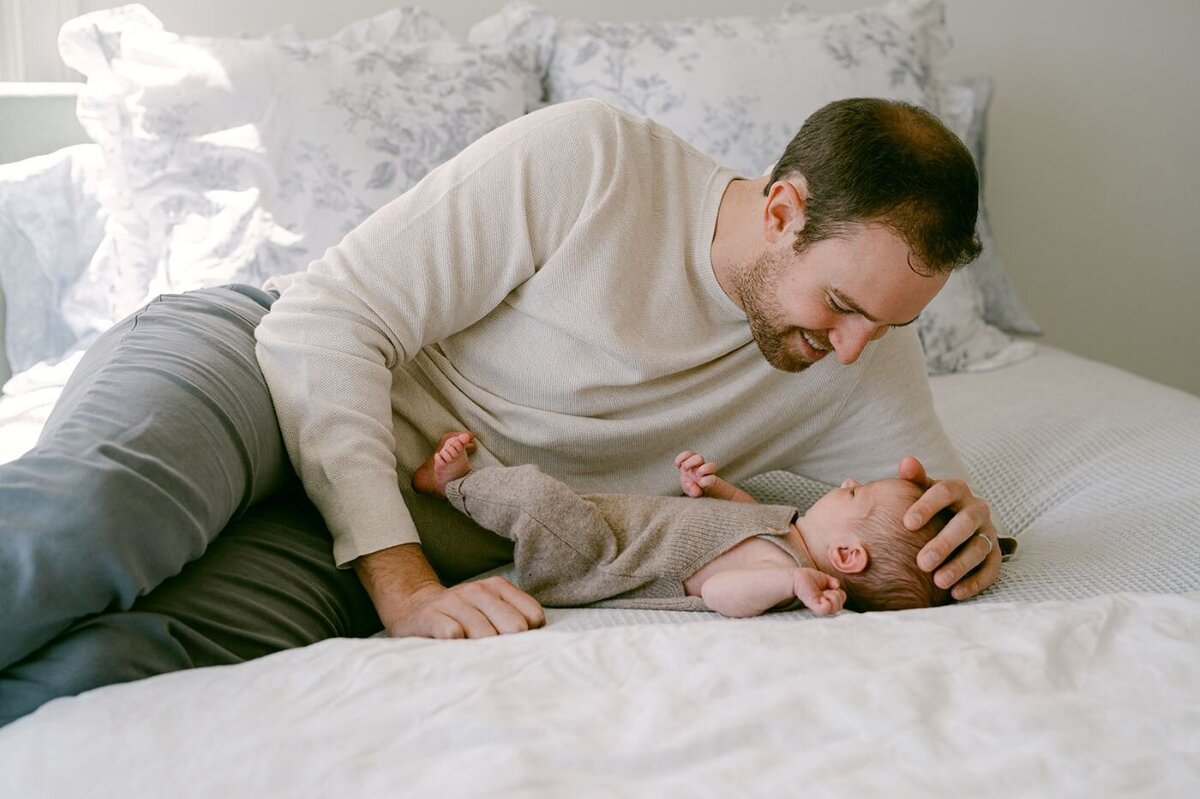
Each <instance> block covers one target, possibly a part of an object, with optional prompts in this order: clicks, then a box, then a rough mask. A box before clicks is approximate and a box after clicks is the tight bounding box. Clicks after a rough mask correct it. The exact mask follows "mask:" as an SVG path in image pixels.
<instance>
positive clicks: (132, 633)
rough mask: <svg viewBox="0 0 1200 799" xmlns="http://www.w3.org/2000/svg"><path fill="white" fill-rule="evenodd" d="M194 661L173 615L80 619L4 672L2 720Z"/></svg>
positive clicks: (112, 615) (0, 692) (0, 698)
mask: <svg viewBox="0 0 1200 799" xmlns="http://www.w3.org/2000/svg"><path fill="white" fill-rule="evenodd" d="M192 665H193V662H192V656H191V655H190V654H189V653H188V651H187V649H186V648H185V647H184V645H183V642H182V641H180V640H179V639H178V638H177V637H176V636H175V634H174V631H173V630H172V623H171V620H170V619H168V618H167V617H164V616H161V615H159V614H151V613H106V614H103V615H100V616H97V617H94V618H92V619H88V620H86V621H83V622H80V623H79V624H78V625H76V626H75V627H73V628H72V629H71V630H68V631H67V632H66V633H65V634H64V635H62V636H60V637H59V638H57V639H55V640H54V641H53V642H51V643H50V644H47V645H46V646H44V647H42V648H41V649H39V650H38V651H36V652H34V653H33V654H32V655H30V656H29V657H27V658H26V659H25V660H22V661H21V662H19V663H16V664H14V665H13V666H11V667H9V668H8V669H6V670H4V671H3V672H0V725H3V724H7V723H9V722H11V721H14V720H16V719H18V718H20V717H21V716H24V715H27V714H29V713H32V712H33V711H34V710H37V709H38V708H39V707H41V706H42V705H44V704H45V703H46V702H49V701H50V700H52V699H57V698H59V697H64V696H76V695H78V694H81V693H83V692H84V691H90V690H92V689H93V688H100V687H102V686H105V685H114V684H116V683H122V682H130V681H132V680H140V679H143V678H145V677H152V676H154V675H156V674H165V673H168V672H172V671H178V670H180V669H186V668H190V667H191V666H192Z"/></svg>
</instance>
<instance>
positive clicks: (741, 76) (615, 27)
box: [470, 0, 1039, 374]
mask: <svg viewBox="0 0 1200 799" xmlns="http://www.w3.org/2000/svg"><path fill="white" fill-rule="evenodd" d="M470 38H471V39H472V40H473V41H477V42H488V43H505V42H509V43H512V42H520V43H522V44H526V45H528V46H531V47H534V48H536V49H537V51H538V52H539V54H540V56H539V62H540V63H541V65H542V68H543V69H544V70H545V76H544V84H545V90H546V94H545V97H544V101H546V102H561V101H563V100H572V99H577V98H579V97H599V98H602V99H604V100H607V101H608V102H610V103H612V104H613V105H616V106H618V107H620V108H624V109H626V110H629V111H633V112H635V113H640V114H642V115H645V116H649V117H651V118H653V119H655V120H656V121H658V122H661V123H663V124H665V125H667V126H668V127H670V128H672V129H673V130H675V131H676V132H677V133H679V134H680V135H682V136H683V137H684V138H685V139H687V140H688V141H690V142H691V143H692V144H693V145H695V146H696V147H697V148H698V149H700V150H702V151H703V152H705V153H707V154H708V155H709V156H710V157H712V158H713V159H714V160H716V161H718V162H721V163H724V164H727V165H729V166H732V167H734V168H735V169H738V170H739V171H741V172H742V174H744V175H760V174H763V173H764V172H766V171H767V170H769V169H770V168H771V167H772V166H773V165H774V161H775V159H776V158H777V157H778V156H779V154H780V153H781V152H782V151H783V149H784V147H785V146H786V145H787V143H788V141H790V139H791V137H792V136H793V135H794V134H795V132H796V130H797V129H799V127H800V125H801V124H802V123H803V121H804V119H805V118H806V117H807V116H808V114H809V113H811V112H812V111H814V110H816V109H817V108H819V107H820V106H822V105H824V104H825V103H827V102H829V101H831V100H834V99H839V98H842V97H851V96H880V97H891V98H895V99H900V100H906V101H908V102H913V103H917V104H919V105H923V106H925V107H927V108H930V109H932V110H934V111H936V112H938V113H940V114H941V115H942V117H943V119H945V120H946V121H947V123H948V125H949V126H950V127H951V128H952V129H953V130H954V131H955V133H956V134H958V135H959V137H960V138H962V139H963V140H964V142H966V143H967V144H968V147H969V148H970V149H971V150H972V154H973V155H974V156H975V158H976V162H977V163H980V164H981V163H982V159H983V149H984V143H985V139H984V134H985V129H986V124H985V123H986V114H987V105H988V101H989V99H990V84H988V83H987V82H986V81H978V80H977V81H973V82H968V83H965V84H956V85H953V86H950V85H947V84H946V82H945V81H944V80H943V79H942V77H941V59H942V57H943V56H944V54H945V52H946V50H947V49H948V47H949V37H948V34H947V32H946V30H945V25H944V21H943V9H942V4H941V3H940V2H939V1H938V0H897V1H896V2H891V3H888V4H886V5H883V6H879V7H876V8H867V9H864V10H861V11H856V12H851V13H844V14H831V15H825V16H815V15H810V14H805V13H802V12H785V13H782V14H780V15H778V16H771V17H730V18H724V19H693V20H679V21H668V22H653V23H648V22H623V23H608V22H584V21H579V20H569V19H558V18H556V17H554V16H553V15H551V14H549V13H547V12H545V11H543V10H541V9H539V8H537V7H536V6H534V5H532V4H530V3H526V2H517V3H510V4H509V5H507V6H505V7H504V8H503V9H502V10H501V11H500V12H499V13H498V14H496V15H494V16H492V17H490V18H488V19H486V20H484V21H482V22H480V23H479V24H478V25H476V26H475V27H474V28H473V29H472V31H471V34H470ZM764 76H769V79H764ZM943 106H945V107H943ZM979 233H980V237H981V239H982V240H983V242H984V253H983V255H982V257H981V258H980V259H979V261H978V262H976V263H975V264H973V265H971V266H970V267H968V268H967V269H964V270H959V271H958V272H956V273H955V274H954V275H953V276H952V277H951V279H950V281H949V283H948V285H947V286H946V288H945V289H943V290H942V292H941V293H940V294H939V295H938V297H937V298H936V299H935V300H934V301H933V303H931V304H930V307H929V308H928V309H927V310H926V312H925V313H924V314H923V315H922V317H921V320H920V323H919V332H920V334H921V339H922V342H923V344H924V345H925V348H926V355H927V364H928V368H929V371H930V373H931V374H941V373H945V372H953V371H964V370H982V369H989V368H995V367H998V366H1002V365H1004V364H1006V363H1011V362H1012V361H1014V360H1018V359H1020V358H1023V357H1025V356H1027V355H1028V354H1030V353H1031V352H1032V351H1033V348H1034V345H1033V344H1032V343H1030V342H1026V341H1014V340H1013V339H1012V338H1011V337H1010V336H1008V335H1006V334H1005V333H1004V332H1003V331H1002V330H1000V329H997V327H995V326H993V325H998V326H1001V327H1003V328H1004V329H1007V330H1012V331H1014V332H1024V333H1036V332H1039V330H1038V328H1037V325H1036V324H1035V323H1034V322H1033V320H1032V319H1031V318H1030V317H1029V315H1028V313H1027V312H1026V311H1025V310H1024V308H1023V306H1021V304H1020V300H1019V298H1018V297H1017V295H1016V290H1015V289H1014V288H1013V286H1012V283H1011V281H1009V278H1008V275H1007V274H1006V273H1005V272H1004V268H1003V265H1002V264H1001V262H1000V260H999V257H998V256H997V254H996V247H995V242H994V241H993V240H992V235H991V228H990V226H989V224H988V220H987V214H986V211H985V210H983V209H982V207H981V212H980V222H979Z"/></svg>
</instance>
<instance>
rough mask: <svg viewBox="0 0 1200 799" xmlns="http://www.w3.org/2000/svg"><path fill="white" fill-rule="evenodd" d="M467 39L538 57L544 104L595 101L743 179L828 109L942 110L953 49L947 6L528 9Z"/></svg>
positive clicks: (908, 2)
mask: <svg viewBox="0 0 1200 799" xmlns="http://www.w3.org/2000/svg"><path fill="white" fill-rule="evenodd" d="M469 38H470V39H471V40H472V41H476V42H481V43H484V42H486V43H491V44H500V43H505V42H509V43H511V42H521V43H527V44H532V45H534V46H536V47H537V48H538V50H539V53H540V58H539V60H540V63H541V67H542V69H543V70H544V74H545V79H544V81H545V91H546V93H545V100H546V101H547V102H550V103H558V102H562V101H564V100H575V99H579V98H582V97H598V98H600V99H602V100H605V101H607V102H609V103H611V104H612V105H614V106H616V107H618V108H621V109H624V110H627V111H631V112H634V113H637V114H641V115H643V116H648V117H650V118H652V119H654V120H655V121H657V122H660V123H662V124H664V125H666V126H667V127H668V128H670V129H671V130H673V131H675V132H676V133H678V134H679V135H680V136H682V137H683V138H684V139H686V140H687V141H688V142H690V143H691V144H693V145H694V146H695V147H696V148H697V149H699V150H701V151H702V152H704V153H707V154H708V155H709V156H711V157H712V158H713V159H715V160H717V161H719V162H721V163H723V164H725V165H727V166H730V167H732V168H734V169H736V170H738V171H740V172H741V173H742V174H745V175H759V174H762V173H763V172H764V171H765V170H766V169H767V168H768V167H770V166H771V165H772V164H774V162H775V160H776V159H777V158H778V157H779V155H780V154H781V153H782V152H783V149H784V147H785V146H786V145H787V143H788V142H789V141H790V140H791V138H792V136H794V135H795V133H796V131H797V130H798V129H799V128H800V125H801V123H803V122H804V120H805V119H806V118H807V117H808V115H809V114H811V113H812V112H813V111H815V110H817V109H818V108H820V107H821V106H823V105H825V104H826V103H828V102H829V101H831V100H836V99H840V98H843V97H861V96H877V97H890V98H894V99H899V100H906V101H909V102H913V103H916V104H918V105H923V106H926V107H929V108H932V109H936V103H937V98H938V88H939V86H940V83H941V72H942V66H941V62H942V58H943V56H944V55H945V53H946V52H947V50H948V49H949V37H948V35H947V33H946V28H945V24H944V21H943V9H942V4H941V2H940V0H893V2H890V3H887V4H886V5H883V6H879V7H876V8H867V9H863V10H861V11H855V12H849V13H842V14H827V15H820V16H818V15H814V14H809V13H805V12H801V11H785V12H783V13H780V14H777V15H772V16H740V17H723V18H714V19H681V20H675V21H665V22H586V21H582V20H572V19H556V18H554V17H553V16H551V15H549V14H547V13H546V12H544V11H542V10H540V9H538V8H537V7H536V6H534V5H532V4H530V3H524V2H521V3H511V4H509V5H508V6H505V7H504V8H503V9H502V10H501V11H500V12H499V14H497V15H495V16H493V17H491V18H489V19H487V20H484V21H482V22H480V23H479V24H478V25H476V26H475V27H474V28H473V29H472V30H471V33H470V35H469Z"/></svg>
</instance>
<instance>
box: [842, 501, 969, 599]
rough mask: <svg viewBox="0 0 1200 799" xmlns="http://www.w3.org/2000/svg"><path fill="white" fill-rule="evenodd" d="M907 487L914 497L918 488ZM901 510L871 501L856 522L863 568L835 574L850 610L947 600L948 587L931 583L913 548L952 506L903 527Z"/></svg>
mask: <svg viewBox="0 0 1200 799" xmlns="http://www.w3.org/2000/svg"><path fill="white" fill-rule="evenodd" d="M913 488H914V494H913V497H912V499H913V500H914V501H915V500H916V499H917V497H919V496H920V495H921V493H922V492H921V490H920V489H919V488H917V487H916V486H915V485H914V486H913ZM904 511H905V508H896V507H893V506H888V505H876V506H875V507H874V508H873V509H872V511H871V514H870V516H868V517H867V518H866V519H863V520H862V521H860V522H858V523H857V524H856V526H855V529H854V531H855V532H856V533H858V536H859V538H861V539H862V542H863V546H865V547H866V550H867V558H868V560H867V568H865V569H863V570H862V571H861V572H859V573H858V574H837V575H835V576H836V577H837V578H838V580H839V581H840V582H841V584H842V587H843V588H844V589H845V591H846V607H848V608H850V609H851V610H857V611H869V610H908V609H910V608H931V607H937V606H939V605H945V604H948V603H949V602H951V601H953V600H952V597H951V595H950V592H949V591H948V590H946V589H945V588H939V587H938V586H937V584H936V583H934V581H933V574H932V573H931V572H925V571H922V570H921V568H920V567H918V566H917V553H918V552H920V551H921V547H923V546H925V545H926V544H927V543H929V541H930V540H931V539H933V537H934V536H936V535H937V534H938V533H939V532H941V529H942V528H943V527H945V526H946V523H947V522H949V521H950V519H951V518H953V516H954V514H953V512H952V511H950V510H942V511H940V512H939V513H938V514H937V515H935V516H934V517H933V518H932V519H930V520H929V522H928V523H927V524H926V525H925V526H924V527H921V528H919V529H917V530H909V529H908V528H907V527H905V526H904V522H903V520H902V516H903V513H904Z"/></svg>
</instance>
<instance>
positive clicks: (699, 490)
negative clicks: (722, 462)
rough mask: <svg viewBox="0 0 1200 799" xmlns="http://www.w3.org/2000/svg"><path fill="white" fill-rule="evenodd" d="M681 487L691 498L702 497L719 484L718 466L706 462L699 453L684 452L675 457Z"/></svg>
mask: <svg viewBox="0 0 1200 799" xmlns="http://www.w3.org/2000/svg"><path fill="white" fill-rule="evenodd" d="M675 468H676V469H678V470H679V487H680V488H682V489H683V493H685V494H687V495H688V496H689V497H702V496H704V495H705V493H706V490H707V489H709V488H711V487H712V486H713V485H715V484H716V482H717V477H716V473H717V464H715V463H712V462H711V461H706V460H704V456H703V455H701V454H700V453H698V452H692V451H691V450H684V451H683V452H681V453H679V454H678V455H676V456H675Z"/></svg>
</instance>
